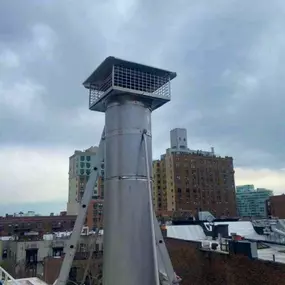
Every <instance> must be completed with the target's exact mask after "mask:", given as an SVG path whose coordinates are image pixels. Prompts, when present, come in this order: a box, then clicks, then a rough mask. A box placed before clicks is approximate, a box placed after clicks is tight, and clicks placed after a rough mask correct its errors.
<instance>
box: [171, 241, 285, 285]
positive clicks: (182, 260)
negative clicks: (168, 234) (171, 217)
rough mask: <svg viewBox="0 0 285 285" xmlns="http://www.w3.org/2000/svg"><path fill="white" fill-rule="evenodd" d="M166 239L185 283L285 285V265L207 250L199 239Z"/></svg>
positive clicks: (196, 284) (175, 264)
mask: <svg viewBox="0 0 285 285" xmlns="http://www.w3.org/2000/svg"><path fill="white" fill-rule="evenodd" d="M165 242H166V246H167V248H168V251H169V254H170V257H171V260H172V263H173V267H174V269H175V271H176V273H177V274H178V275H179V276H181V277H182V278H183V282H182V285H208V284H209V285H285V264H279V263H273V262H267V261H262V260H250V259H249V258H248V257H246V256H238V255H228V254H221V253H217V252H213V251H204V250H201V249H200V243H199V242H190V241H183V240H178V239H172V238H166V239H165Z"/></svg>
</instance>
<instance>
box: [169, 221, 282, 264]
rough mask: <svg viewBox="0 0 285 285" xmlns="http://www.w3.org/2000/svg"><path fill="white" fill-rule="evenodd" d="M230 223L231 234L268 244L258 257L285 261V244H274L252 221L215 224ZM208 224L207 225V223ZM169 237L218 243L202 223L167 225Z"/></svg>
mask: <svg viewBox="0 0 285 285" xmlns="http://www.w3.org/2000/svg"><path fill="white" fill-rule="evenodd" d="M219 224H228V225H229V234H231V233H236V234H238V235H240V236H242V237H244V238H245V239H248V240H252V241H256V242H260V243H262V244H264V245H266V248H262V249H258V251H257V254H258V259H262V260H268V261H275V262H280V263H285V244H284V245H281V244H273V243H272V241H271V240H270V239H268V238H267V236H265V235H259V234H257V233H256V231H255V230H254V227H253V225H252V223H251V222H250V221H237V222H216V223H215V225H219ZM206 226H207V225H206ZM167 237H170V238H176V239H181V240H186V241H187V240H188V241H198V242H201V244H202V247H203V246H204V247H206V248H210V245H211V243H217V242H218V241H217V240H213V239H212V237H210V236H207V235H206V234H205V232H204V230H203V228H202V226H200V225H183V226H173V225H168V226H167ZM215 251H217V252H220V253H225V254H227V252H225V251H224V250H223V249H222V248H220V247H218V248H217V250H215Z"/></svg>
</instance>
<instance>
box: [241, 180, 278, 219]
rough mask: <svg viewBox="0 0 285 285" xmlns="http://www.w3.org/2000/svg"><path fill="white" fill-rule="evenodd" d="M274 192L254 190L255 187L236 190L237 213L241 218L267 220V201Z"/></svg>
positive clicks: (244, 186) (248, 186) (260, 189)
mask: <svg viewBox="0 0 285 285" xmlns="http://www.w3.org/2000/svg"><path fill="white" fill-rule="evenodd" d="M272 195H273V191H272V190H269V189H265V188H257V189H255V188H254V185H242V186H237V188H236V200H237V212H238V215H239V216H240V217H255V218H265V217H266V216H267V205H266V201H267V200H268V198H269V197H271V196H272Z"/></svg>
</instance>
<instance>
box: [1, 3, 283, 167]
mask: <svg viewBox="0 0 285 285" xmlns="http://www.w3.org/2000/svg"><path fill="white" fill-rule="evenodd" d="M284 11H285V3H284V1H281V0H280V1H274V3H271V4H270V3H268V1H265V0H264V1H262V0H254V1H250V2H245V1H237V0H235V1H229V0H223V1H222V0H220V1H189V0H180V1H175V2H173V1H162V0H160V1H155V3H153V1H135V0H126V1H119V0H117V1H115V0H114V1H99V0H98V1H91V0H90V1H87V0H85V1H80V3H79V2H77V1H64V2H59V1H40V2H39V1H25V3H24V1H20V0H19V1H16V0H14V1H3V3H2V2H1V4H0V143H1V144H2V145H19V144H20V145H22V146H23V145H26V146H31V147H35V146H41V147H42V146H46V147H57V146H59V145H60V146H62V145H68V146H69V147H70V146H72V147H74V148H83V147H86V146H88V145H90V144H94V143H96V142H97V141H98V140H99V137H100V134H101V130H102V127H103V122H104V116H103V115H102V114H96V113H92V112H90V111H88V108H87V104H88V94H87V92H86V90H84V88H83V87H82V85H81V83H82V82H83V80H84V79H85V78H86V77H87V76H88V75H89V74H90V73H91V72H92V71H93V69H94V68H95V67H96V66H97V65H98V64H99V63H100V62H101V61H102V60H103V59H104V57H106V56H108V55H115V56H118V57H122V58H126V59H130V60H136V61H139V62H144V63H149V64H151V65H158V66H161V67H164V68H169V69H171V70H174V71H177V73H178V77H177V79H175V81H174V82H173V100H172V102H171V103H169V104H167V105H166V106H165V107H163V108H161V110H158V111H156V112H155V113H154V115H153V126H154V149H155V155H158V154H159V153H161V152H162V151H163V150H164V148H165V147H167V146H168V141H169V134H168V132H169V130H170V128H173V127H176V126H178V127H186V128H187V129H188V133H189V141H190V143H193V144H194V145H196V144H197V143H198V142H203V143H204V144H207V145H214V146H216V149H217V151H219V152H220V153H222V154H228V155H232V156H234V157H235V158H236V165H238V166H249V167H252V168H259V167H271V168H281V167H284V163H283V161H284V159H285V151H284V150H285V149H284V145H285V144H284V139H285V136H284V123H283V122H284V119H285V118H284V117H285V115H284V112H283V108H284V107H283V106H284V103H285V97H284V96H283V81H284V76H285V69H284V66H285V65H284V55H285V52H284V50H285V49H284V45H285V38H284V35H283V32H282V27H284V24H285V17H284Z"/></svg>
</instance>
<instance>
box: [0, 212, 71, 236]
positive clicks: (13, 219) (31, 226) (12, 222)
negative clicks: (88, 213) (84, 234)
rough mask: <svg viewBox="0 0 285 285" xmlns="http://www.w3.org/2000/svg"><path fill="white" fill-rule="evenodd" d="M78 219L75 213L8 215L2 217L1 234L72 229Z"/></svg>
mask: <svg viewBox="0 0 285 285" xmlns="http://www.w3.org/2000/svg"><path fill="white" fill-rule="evenodd" d="M75 220H76V216H75V215H71V216H69V215H65V214H62V215H58V216H30V217H29V216H24V217H21V216H8V215H7V216H6V217H0V236H12V235H24V234H25V233H27V232H38V233H40V234H45V233H51V232H56V231H57V232H59V231H70V230H72V229H73V226H74V223H75Z"/></svg>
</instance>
